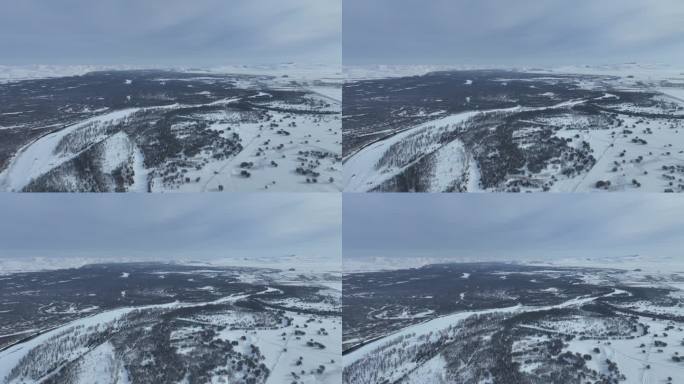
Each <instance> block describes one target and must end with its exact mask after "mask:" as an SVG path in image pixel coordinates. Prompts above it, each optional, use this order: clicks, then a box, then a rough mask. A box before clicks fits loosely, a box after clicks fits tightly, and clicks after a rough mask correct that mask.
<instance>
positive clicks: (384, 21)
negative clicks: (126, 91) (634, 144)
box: [343, 0, 684, 65]
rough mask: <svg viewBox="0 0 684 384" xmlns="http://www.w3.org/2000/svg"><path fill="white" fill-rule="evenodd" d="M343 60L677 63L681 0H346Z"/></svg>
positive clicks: (683, 12) (682, 31) (683, 34)
mask: <svg viewBox="0 0 684 384" xmlns="http://www.w3.org/2000/svg"><path fill="white" fill-rule="evenodd" d="M343 12H344V13H343V23H344V30H343V42H344V44H343V49H344V62H345V64H481V65H508V64H513V65H518V64H521V65H535V64H537V65H546V64H549V65H559V64H597V63H615V62H623V61H644V62H661V63H666V64H672V63H675V64H681V63H682V61H683V59H684V49H683V48H684V23H681V20H682V18H683V17H684V3H682V2H681V1H678V0H663V1H649V0H606V1H593V0H577V1H565V0H546V1H536V0H517V1H509V0H455V1H454V0H431V1H419V0H376V1H365V0H345V3H344V11H343Z"/></svg>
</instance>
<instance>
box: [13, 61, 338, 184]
mask: <svg viewBox="0 0 684 384" xmlns="http://www.w3.org/2000/svg"><path fill="white" fill-rule="evenodd" d="M339 89H340V84H339V82H336V81H335V79H329V78H322V79H299V78H290V77H288V75H284V74H283V75H279V76H270V75H248V74H235V75H227V74H220V73H213V72H191V71H162V70H111V71H96V72H89V73H86V74H83V75H75V76H66V77H52V78H39V79H24V80H17V81H8V82H6V83H1V84H0V105H2V107H0V190H2V191H16V192H19V191H26V192H76V191H78V192H174V191H179V192H210V191H256V190H272V191H311V192H325V191H328V192H332V191H339V190H340V189H341V175H342V173H341V166H342V165H341V156H340V150H341V141H342V140H341V136H340V126H341V121H340V109H341V96H340V95H339Z"/></svg>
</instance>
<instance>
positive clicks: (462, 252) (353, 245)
mask: <svg viewBox="0 0 684 384" xmlns="http://www.w3.org/2000/svg"><path fill="white" fill-rule="evenodd" d="M343 211H344V213H343V221H342V223H343V224H342V227H343V257H344V259H345V260H347V258H350V259H352V258H370V257H383V258H416V257H421V258H430V257H431V258H435V259H453V260H454V261H458V260H470V261H473V260H483V261H516V260H523V261H529V260H532V259H539V260H553V259H554V258H568V257H570V258H574V257H613V256H626V255H633V254H642V255H645V256H657V257H675V258H679V257H681V254H680V253H681V248H682V247H681V245H682V244H684V217H682V214H681V213H682V212H684V200H683V199H681V198H679V197H677V196H669V195H661V194H635V195H633V194H548V195H547V194H532V195H526V194H523V195H515V194H457V195H450V194H419V195H405V194H383V196H379V195H376V194H365V195H364V194H348V195H346V196H345V199H344V206H343Z"/></svg>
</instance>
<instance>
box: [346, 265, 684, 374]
mask: <svg viewBox="0 0 684 384" xmlns="http://www.w3.org/2000/svg"><path fill="white" fill-rule="evenodd" d="M632 259H633V260H632V261H634V262H639V263H640V264H641V265H642V266H648V265H649V263H648V261H646V260H645V259H643V258H638V259H639V260H636V259H634V258H632ZM587 264H590V263H587ZM613 265H619V263H614V264H613ZM627 265H629V264H627ZM656 267H658V268H656V269H657V270H660V272H656V269H641V268H635V269H616V268H615V267H590V266H584V267H576V266H572V267H563V266H558V265H555V266H550V265H543V266H538V265H530V264H511V263H453V262H452V263H449V264H432V265H426V266H423V267H419V268H411V269H397V270H384V271H376V272H361V273H346V274H345V276H344V281H343V283H344V298H343V300H344V304H343V321H344V325H345V327H344V331H343V350H344V352H343V354H344V356H343V362H344V374H343V382H344V383H405V384H409V383H421V384H422V383H453V382H458V383H507V384H510V383H628V384H631V383H634V384H636V383H677V382H679V381H680V380H681V377H683V376H684V357H682V355H683V354H684V293H683V289H684V269H682V268H681V263H679V264H677V266H672V267H668V266H667V265H660V266H656ZM661 267H662V268H661Z"/></svg>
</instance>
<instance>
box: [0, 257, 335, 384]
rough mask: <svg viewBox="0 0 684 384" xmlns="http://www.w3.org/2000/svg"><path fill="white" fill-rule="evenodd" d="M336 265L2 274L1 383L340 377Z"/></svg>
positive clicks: (125, 267)
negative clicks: (329, 269) (321, 269)
mask: <svg viewBox="0 0 684 384" xmlns="http://www.w3.org/2000/svg"><path fill="white" fill-rule="evenodd" d="M336 287H339V275H338V274H328V273H321V274H307V273H300V272H297V271H295V270H294V268H292V269H290V270H288V271H283V270H277V269H264V268H248V267H240V268H237V267H236V268H227V267H221V268H219V267H207V266H203V267H195V266H182V265H174V264H155V263H129V264H98V265H88V266H84V267H80V268H72V269H60V270H54V271H46V272H19V273H11V274H7V275H3V276H0V383H3V384H10V383H73V384H75V383H95V382H97V383H234V382H240V383H254V384H256V383H283V382H287V383H338V382H340V380H341V363H340V361H341V349H340V337H341V332H342V323H341V312H340V302H341V301H340V300H341V291H340V290H339V289H338V288H336Z"/></svg>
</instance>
